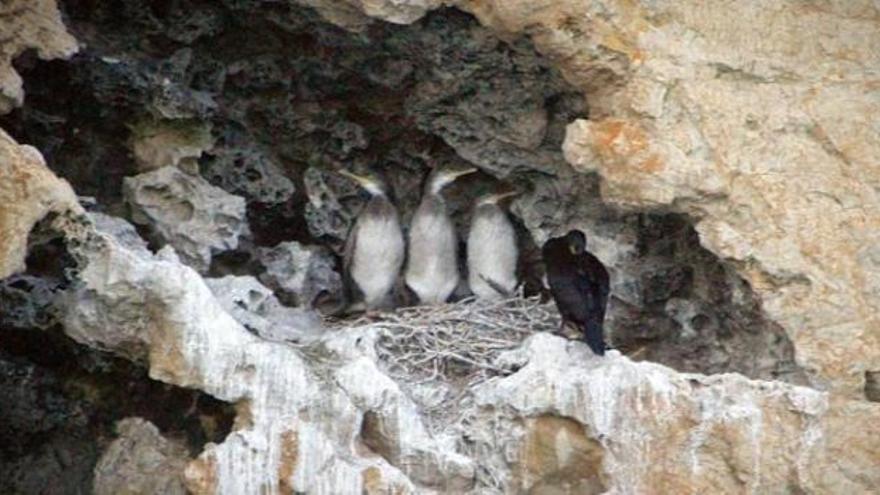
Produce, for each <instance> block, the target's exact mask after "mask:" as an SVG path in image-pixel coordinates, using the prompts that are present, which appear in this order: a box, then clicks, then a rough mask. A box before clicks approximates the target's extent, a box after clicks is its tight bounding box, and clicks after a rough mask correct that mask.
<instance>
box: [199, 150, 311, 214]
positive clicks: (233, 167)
mask: <svg viewBox="0 0 880 495" xmlns="http://www.w3.org/2000/svg"><path fill="white" fill-rule="evenodd" d="M207 162H208V166H207V169H206V177H207V178H209V179H210V180H211V182H212V183H213V184H215V185H218V186H221V187H222V188H223V189H224V190H226V191H230V192H233V193H235V194H241V195H243V196H245V197H246V198H248V199H249V200H252V201H257V202H260V203H270V204H273V203H283V202H285V201H287V200H289V199H290V198H291V197H292V196H293V194H294V193H295V192H296V186H295V185H294V184H293V181H291V180H290V179H289V178H287V176H285V175H284V173H283V172H282V171H281V168H280V166H279V165H278V163H276V160H273V159H272V158H271V157H269V156H268V155H266V154H265V153H263V152H261V151H260V150H259V149H257V148H255V147H253V146H252V145H247V144H239V145H236V146H232V145H229V144H227V145H225V146H222V147H220V148H218V149H215V150H213V151H212V152H211V153H209V159H208V160H207Z"/></svg>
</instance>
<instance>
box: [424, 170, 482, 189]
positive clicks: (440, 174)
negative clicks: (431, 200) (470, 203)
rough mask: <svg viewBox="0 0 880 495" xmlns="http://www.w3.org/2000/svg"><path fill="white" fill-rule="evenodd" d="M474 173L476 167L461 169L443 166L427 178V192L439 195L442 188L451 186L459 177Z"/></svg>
mask: <svg viewBox="0 0 880 495" xmlns="http://www.w3.org/2000/svg"><path fill="white" fill-rule="evenodd" d="M476 171H477V168H476V167H461V166H456V165H443V166H441V167H438V168H435V169H434V170H433V171H432V172H431V175H429V176H428V192H430V193H431V194H439V193H440V191H442V190H443V188H444V187H446V186H448V185H449V184H452V183H453V182H455V180H456V179H458V178H459V177H461V176H463V175H467V174H472V173H474V172H476Z"/></svg>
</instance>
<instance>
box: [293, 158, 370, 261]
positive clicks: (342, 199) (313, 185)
mask: <svg viewBox="0 0 880 495" xmlns="http://www.w3.org/2000/svg"><path fill="white" fill-rule="evenodd" d="M303 183H304V185H305V189H306V194H307V196H308V203H306V208H305V217H306V222H307V223H308V226H309V232H310V233H311V234H312V236H313V237H315V238H317V239H322V240H325V241H327V242H328V244H330V245H332V246H334V247H335V248H336V250H337V252H341V249H342V246H343V244H344V243H345V238H346V236H347V235H348V231H349V230H350V229H351V226H352V224H354V220H355V218H356V216H355V212H357V211H360V208H361V207H362V206H363V204H364V199H363V197H362V196H361V194H360V190H359V189H358V187H357V186H356V185H355V184H354V183H353V182H352V181H350V180H347V179H343V178H342V177H339V176H337V175H335V174H332V173H330V172H327V171H324V170H322V169H319V168H317V167H311V168H309V169H308V170H306V171H305V173H304V174H303Z"/></svg>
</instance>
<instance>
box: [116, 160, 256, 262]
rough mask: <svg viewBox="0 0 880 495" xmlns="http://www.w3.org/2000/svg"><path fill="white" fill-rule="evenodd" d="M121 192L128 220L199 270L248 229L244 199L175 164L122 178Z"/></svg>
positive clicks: (230, 247) (235, 243)
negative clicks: (125, 204) (145, 227)
mask: <svg viewBox="0 0 880 495" xmlns="http://www.w3.org/2000/svg"><path fill="white" fill-rule="evenodd" d="M123 192H124V194H125V199H126V202H127V203H128V205H129V207H130V208H131V213H132V220H133V221H134V222H135V223H138V224H142V225H147V226H149V227H150V228H151V229H153V231H154V232H155V234H156V235H157V237H158V238H159V240H161V241H162V242H164V243H167V244H169V245H171V246H173V247H174V248H175V250H177V252H178V253H179V255H180V256H181V257H182V259H183V260H184V261H185V262H186V263H187V264H189V265H190V266H192V267H194V268H195V269H197V270H199V271H206V270H207V269H208V268H209V267H210V265H211V256H212V254H213V253H214V252H218V251H225V250H229V249H235V248H236V247H237V246H238V238H239V236H240V235H241V234H242V233H244V232H246V231H247V219H246V217H245V202H244V199H243V198H241V197H239V196H235V195H232V194H229V193H227V192H225V191H223V190H222V189H219V188H217V187H214V186H212V185H210V184H209V183H208V182H207V181H205V180H204V179H202V178H201V177H198V176H192V175H188V174H186V173H184V172H182V171H180V170H179V169H177V168H174V167H164V168H161V169H158V170H154V171H152V172H147V173H144V174H141V175H138V176H135V177H127V178H126V179H125V184H124V189H123Z"/></svg>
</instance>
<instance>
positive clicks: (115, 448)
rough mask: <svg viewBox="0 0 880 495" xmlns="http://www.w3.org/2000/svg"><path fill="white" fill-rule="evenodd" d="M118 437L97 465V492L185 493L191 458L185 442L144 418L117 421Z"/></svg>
mask: <svg viewBox="0 0 880 495" xmlns="http://www.w3.org/2000/svg"><path fill="white" fill-rule="evenodd" d="M116 431H117V433H118V434H119V438H117V439H116V440H114V441H113V442H112V443H111V444H110V446H109V447H107V450H106V451H105V452H104V455H102V456H101V459H100V460H99V461H98V464H97V465H96V466H95V481H94V493H95V494H96V495H117V494H120V493H131V494H135V493H137V494H144V495H147V494H157V495H158V494H163V495H185V494H186V493H187V491H186V488H185V487H184V485H183V470H184V469H185V468H186V465H187V463H188V462H189V461H190V458H189V455H188V452H187V449H186V447H185V446H184V445H181V444H179V443H177V442H174V441H172V440H169V439H167V438H165V437H163V436H162V434H161V433H159V429H158V428H156V426H155V425H153V424H152V423H150V422H149V421H145V420H143V419H141V418H128V419H124V420H122V421H120V422H118V423H117V424H116Z"/></svg>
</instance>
